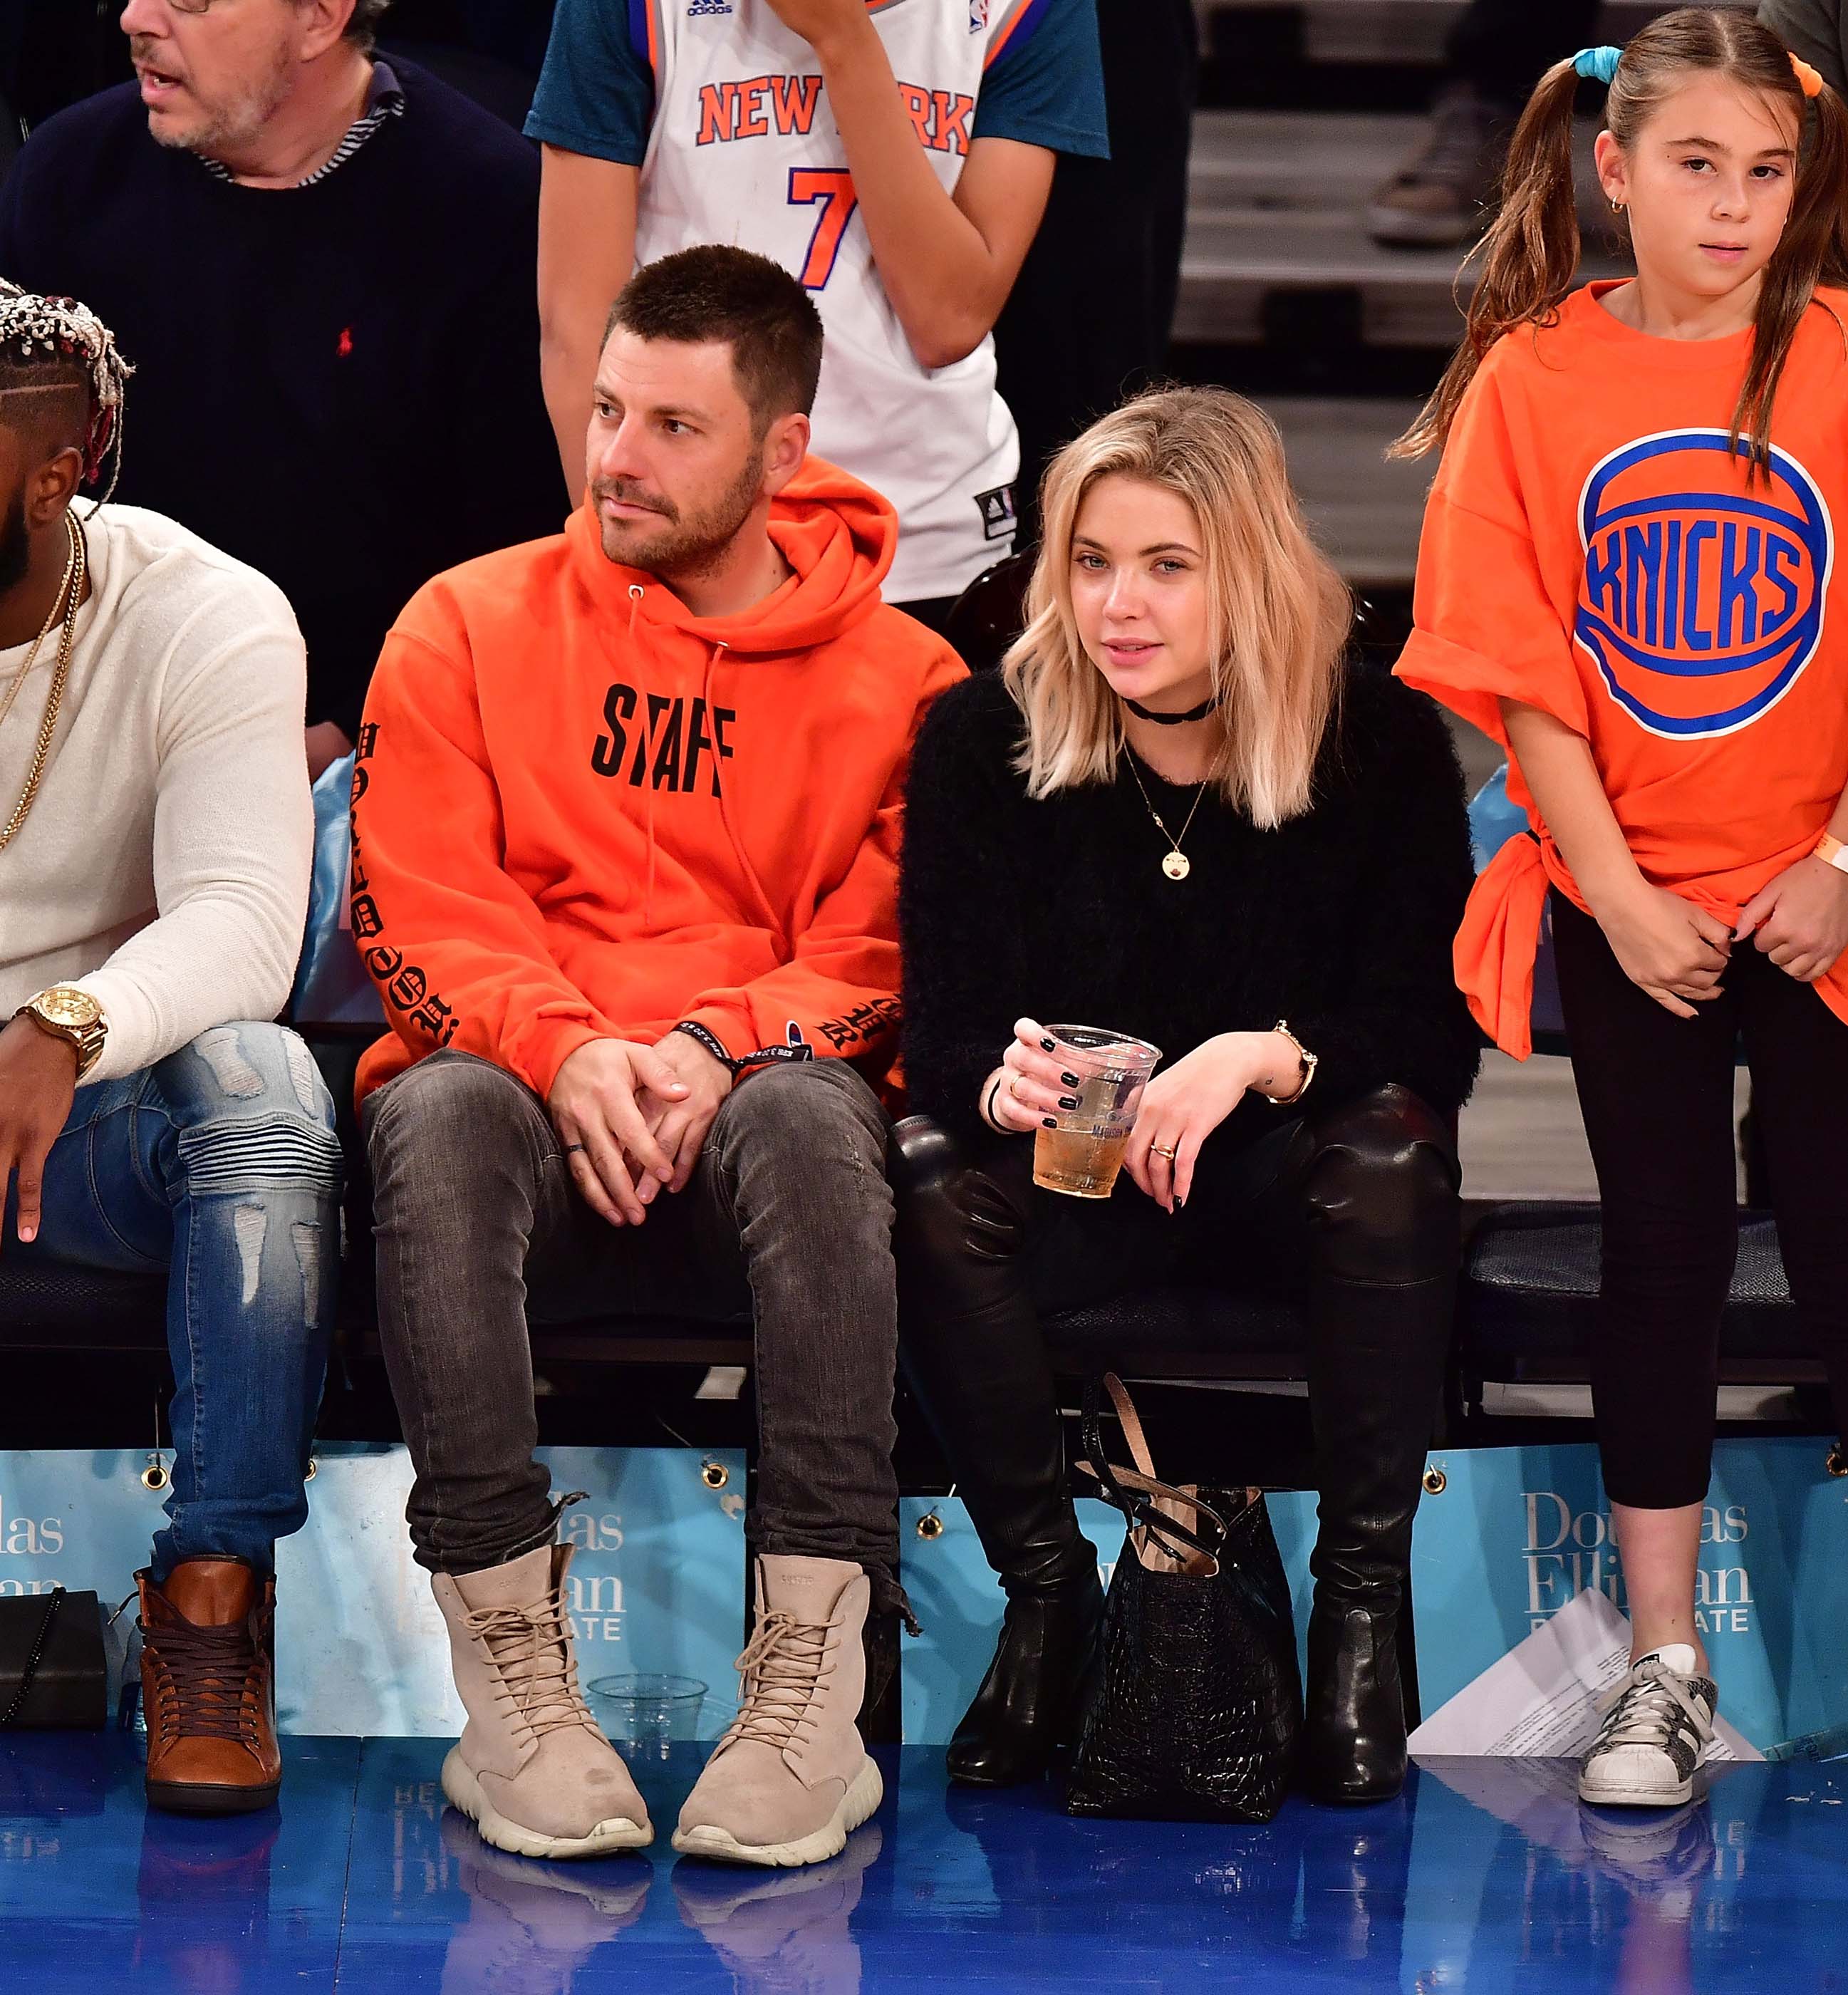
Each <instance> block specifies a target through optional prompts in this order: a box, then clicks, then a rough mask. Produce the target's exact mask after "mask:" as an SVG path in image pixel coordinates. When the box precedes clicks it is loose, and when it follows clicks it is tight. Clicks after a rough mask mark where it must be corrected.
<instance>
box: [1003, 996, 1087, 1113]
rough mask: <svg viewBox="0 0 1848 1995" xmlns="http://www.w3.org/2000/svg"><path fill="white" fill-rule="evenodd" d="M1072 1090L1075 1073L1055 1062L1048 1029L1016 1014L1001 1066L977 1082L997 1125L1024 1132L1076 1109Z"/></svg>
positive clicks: (1051, 1039)
mask: <svg viewBox="0 0 1848 1995" xmlns="http://www.w3.org/2000/svg"><path fill="white" fill-rule="evenodd" d="M1077 1089H1078V1076H1077V1074H1075V1073H1073V1072H1072V1071H1071V1070H1070V1069H1069V1068H1067V1067H1065V1066H1062V1065H1061V1064H1060V1060H1059V1057H1058V1052H1057V1042H1056V1040H1055V1039H1053V1035H1052V1034H1051V1033H1050V1032H1048V1031H1047V1030H1046V1028H1045V1027H1044V1026H1043V1025H1039V1023H1037V1022H1036V1021H1035V1020H1033V1019H1032V1018H1018V1019H1016V1020H1015V1025H1014V1037H1013V1040H1012V1043H1011V1044H1010V1045H1009V1046H1008V1049H1007V1051H1006V1052H1005V1053H1003V1054H1002V1055H1001V1065H1000V1066H998V1067H997V1068H996V1069H995V1070H994V1072H993V1073H991V1074H990V1075H989V1076H988V1079H987V1080H985V1081H984V1082H983V1083H982V1100H981V1105H982V1109H983V1112H984V1115H985V1117H986V1118H987V1119H988V1121H990V1122H991V1123H993V1124H994V1126H995V1128H998V1129H1005V1130H1006V1131H1008V1133H1009V1134H1010V1135H1016V1136H1025V1135H1031V1134H1032V1131H1034V1130H1036V1129H1041V1128H1046V1126H1047V1125H1048V1124H1049V1122H1050V1121H1052V1120H1053V1118H1055V1117H1056V1116H1057V1115H1059V1114H1060V1113H1061V1112H1066V1113H1069V1112H1070V1111H1071V1110H1073V1109H1074V1108H1076V1107H1077V1105H1078V1097H1077Z"/></svg>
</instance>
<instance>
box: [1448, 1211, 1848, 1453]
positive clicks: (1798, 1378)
mask: <svg viewBox="0 0 1848 1995" xmlns="http://www.w3.org/2000/svg"><path fill="white" fill-rule="evenodd" d="M1739 1218H1740V1227H1739V1261H1738V1265H1737V1267H1736V1269H1735V1271H1734V1273H1733V1286H1732V1292H1731V1295H1730V1297H1729V1300H1728V1302H1727V1304H1726V1314H1725V1317H1724V1318H1723V1321H1722V1324H1721V1331H1720V1377H1721V1379H1722V1380H1723V1382H1726V1383H1729V1384H1735V1385H1747V1386H1815V1385H1819V1384H1820V1383H1822V1379H1823V1372H1822V1364H1821V1361H1820V1360H1819V1358H1817V1357H1816V1356H1815V1354H1814V1352H1813V1351H1810V1350H1808V1349H1807V1348H1805V1346H1804V1344H1803V1341H1802V1334H1801V1331H1800V1328H1799V1326H1798V1320H1797V1312H1796V1309H1795V1305H1794V1304H1793V1303H1791V1296H1790V1284H1789V1282H1788V1281H1787V1280H1786V1279H1785V1276H1784V1262H1783V1259H1782V1257H1781V1255H1780V1254H1779V1253H1778V1234H1777V1228H1776V1227H1775V1225H1774V1223H1773V1221H1772V1220H1771V1217H1770V1215H1769V1214H1765V1213H1760V1212H1751V1211H1743V1212H1741V1213H1740V1216H1739ZM1600 1239H1601V1228H1600V1226H1599V1210H1598V1207H1596V1205H1593V1204H1565V1203H1554V1202H1540V1201H1524V1202H1522V1203H1519V1204H1510V1205H1502V1206H1497V1207H1493V1208H1492V1209H1491V1210H1490V1211H1489V1213H1488V1214H1487V1215H1486V1217H1484V1218H1483V1220H1482V1222H1481V1224H1479V1226H1478V1227H1477V1228H1476V1229H1475V1232H1474V1233H1473V1234H1472V1236H1471V1238H1470V1241H1469V1245H1468V1249H1467V1251H1466V1252H1465V1256H1464V1262H1463V1290H1462V1310H1461V1312H1460V1316H1461V1337H1460V1359H1461V1365H1462V1386H1463V1396H1464V1405H1465V1410H1466V1411H1468V1413H1472V1414H1473V1413H1479V1412H1481V1411H1482V1408H1483V1403H1484V1399H1485V1396H1486V1392H1487V1390H1488V1389H1489V1387H1491V1386H1544V1385H1556V1384H1568V1385H1580V1384H1582V1383H1583V1382H1584V1381H1585V1378H1586V1355H1587V1353H1588V1351H1589V1349H1590V1347H1591V1342H1592V1337H1593V1336H1594V1335H1595V1334H1596V1313H1597V1302H1598V1259H1599V1245H1600Z"/></svg>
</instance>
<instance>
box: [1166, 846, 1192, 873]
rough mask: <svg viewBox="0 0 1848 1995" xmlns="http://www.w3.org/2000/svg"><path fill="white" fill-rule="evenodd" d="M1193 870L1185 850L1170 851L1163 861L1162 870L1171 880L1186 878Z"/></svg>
mask: <svg viewBox="0 0 1848 1995" xmlns="http://www.w3.org/2000/svg"><path fill="white" fill-rule="evenodd" d="M1162 870H1163V872H1164V873H1166V874H1167V876H1168V877H1169V878H1170V880H1184V879H1186V877H1187V875H1188V874H1190V873H1191V872H1192V871H1193V870H1194V868H1193V867H1192V866H1190V864H1188V862H1187V854H1186V853H1184V852H1170V853H1169V854H1168V856H1167V857H1166V859H1164V860H1163V861H1162Z"/></svg>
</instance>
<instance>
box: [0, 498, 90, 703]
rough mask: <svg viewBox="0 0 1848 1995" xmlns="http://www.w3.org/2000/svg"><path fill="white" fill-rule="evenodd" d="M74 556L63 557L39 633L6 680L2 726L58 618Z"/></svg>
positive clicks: (67, 519)
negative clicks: (59, 578)
mask: <svg viewBox="0 0 1848 1995" xmlns="http://www.w3.org/2000/svg"><path fill="white" fill-rule="evenodd" d="M64 520H65V531H66V533H67V534H68V533H69V531H70V514H69V513H66V514H65V516H64ZM75 558H76V557H75V555H74V554H73V555H66V556H65V557H64V577H63V579H62V580H61V581H60V582H59V583H58V592H57V595H56V596H53V598H52V599H51V607H50V609H47V610H46V613H45V620H44V622H43V623H41V624H40V626H39V634H38V635H37V637H35V638H33V640H32V648H31V650H29V651H28V652H27V653H26V662H25V664H22V665H21V666H20V667H19V668H18V670H17V671H15V672H14V674H13V675H12V678H9V680H8V681H7V682H6V698H5V699H4V700H0V726H4V724H5V720H6V716H8V715H9V713H12V710H13V702H14V701H15V700H16V699H18V698H19V688H21V687H22V685H25V683H26V674H27V673H28V672H29V671H31V670H32V668H33V665H34V664H35V663H36V661H37V659H38V655H39V647H40V645H41V644H43V643H44V641H45V640H46V637H47V636H48V635H50V630H51V627H52V625H53V624H54V623H56V622H57V620H58V612H59V611H60V609H62V608H63V607H64V592H65V591H66V590H67V589H68V588H69V587H70V569H71V564H72V562H73V561H74V559H75Z"/></svg>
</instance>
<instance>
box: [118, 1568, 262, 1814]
mask: <svg viewBox="0 0 1848 1995" xmlns="http://www.w3.org/2000/svg"><path fill="white" fill-rule="evenodd" d="M135 1583H136V1585H137V1586H138V1587H139V1588H140V1589H141V1639H142V1650H141V1698H142V1705H143V1710H144V1712H145V1713H146V1719H147V1728H148V1770H147V1794H148V1800H149V1803H150V1804H152V1805H153V1807H155V1808H167V1809H170V1810H171V1811H173V1813H174V1814H176V1815H245V1814H248V1813H249V1812H250V1811H252V1810H254V1809H256V1808H267V1807H268V1806H269V1805H270V1803H271V1802H272V1801H274V1800H275V1799H276V1795H277V1789H278V1788H279V1787H280V1786H281V1785H282V1773H283V1769H282V1756H281V1753H280V1752H279V1751H278V1749H277V1743H276V1668H275V1661H274V1657H275V1650H276V1581H274V1580H273V1579H263V1578H259V1576H258V1574H257V1573H256V1570H255V1569H254V1568H253V1567H250V1566H248V1565H246V1564H245V1563H244V1562H243V1561H242V1559H228V1558H225V1559H186V1560H183V1561H181V1562H180V1564H178V1565H177V1566H175V1567H173V1571H172V1572H170V1574H168V1575H167V1583H166V1585H164V1586H156V1585H155V1584H154V1582H153V1580H152V1579H151V1578H149V1575H148V1574H146V1572H145V1571H143V1572H138V1573H137V1574H136V1575H135Z"/></svg>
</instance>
